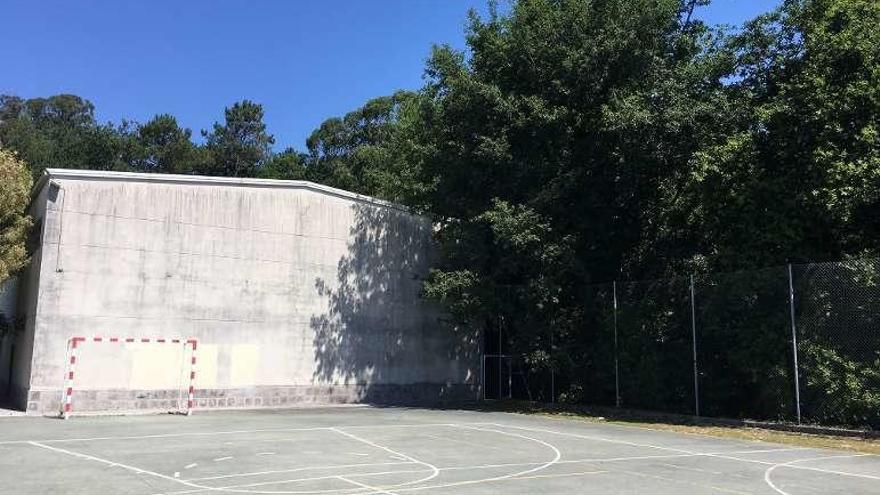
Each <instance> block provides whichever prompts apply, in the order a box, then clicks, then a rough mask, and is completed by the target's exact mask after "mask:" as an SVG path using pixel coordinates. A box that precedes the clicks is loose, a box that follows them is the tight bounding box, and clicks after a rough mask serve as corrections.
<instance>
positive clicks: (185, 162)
mask: <svg viewBox="0 0 880 495" xmlns="http://www.w3.org/2000/svg"><path fill="white" fill-rule="evenodd" d="M191 137H192V131H191V130H189V129H184V128H181V127H180V126H179V125H178V124H177V119H175V118H174V117H173V116H171V115H168V114H162V115H156V116H155V117H153V118H152V119H150V121H149V122H147V123H145V124H139V125H137V126H136V129H135V130H134V131H133V132H132V133H130V134H129V135H128V138H129V142H130V149H129V150H128V151H129V153H130V158H129V160H127V161H128V163H130V165H131V168H132V169H133V170H135V171H138V172H158V173H170V174H181V173H192V172H193V171H196V170H203V169H205V168H207V167H208V166H209V160H210V156H209V154H208V153H207V151H206V150H204V149H203V148H200V147H198V146H196V145H194V144H193V142H192V140H191Z"/></svg>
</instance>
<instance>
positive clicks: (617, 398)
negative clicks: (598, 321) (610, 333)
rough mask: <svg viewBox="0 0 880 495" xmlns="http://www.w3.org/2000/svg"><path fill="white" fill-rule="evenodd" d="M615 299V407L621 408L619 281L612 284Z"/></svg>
mask: <svg viewBox="0 0 880 495" xmlns="http://www.w3.org/2000/svg"><path fill="white" fill-rule="evenodd" d="M611 293H612V297H613V299H614V406H615V407H620V367H619V362H618V356H617V280H615V281H614V282H612V283H611Z"/></svg>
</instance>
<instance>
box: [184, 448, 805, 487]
mask: <svg viewBox="0 0 880 495" xmlns="http://www.w3.org/2000/svg"><path fill="white" fill-rule="evenodd" d="M780 450H798V449H766V450H745V451H739V452H729V453H730V454H752V453H762V452H778V451H780ZM701 455H706V454H669V455H653V456H634V457H611V458H607V457H606V458H591V459H572V460H564V461H563V460H560V461H559V462H557V463H556V464H560V465H561V464H578V463H590V464H600V463H605V462H625V461H639V460H654V459H677V458H687V457H699V456H701ZM389 464H391V465H403V464H414V463H412V462H406V463H377V464H352V465H349V466H351V467H361V466H365V467H369V466H380V465H389ZM542 464H544V462H519V463H504V464H481V465H474V466H450V467H444V468H439V469H440V471H441V472H444V471H475V470H480V469H493V468H503V467H525V466H540V465H542ZM670 466H673V467H675V465H670ZM330 467H335V468H342V467H348V466H346V465H338V466H327V467H313V468H298V469H291V470H280V471H270V473H279V472H290V471H303V470H318V469H324V468H330ZM424 472H426V470H425V469H412V470H400V469H399V470H396V471H381V472H368V473H357V474H356V475H351V476H358V477H364V476H380V475H382V476H384V475H389V474H412V473H424ZM599 472H600V471H589V472H587V473H590V474H592V473H599ZM251 474H253V475H258V474H266V472H258V473H243V474H241V475H225V476H213V477H210V478H193V479H189V480H187V481H202V480H209V479H218V478H231V477H237V476H248V475H251ZM541 476H542V477H555V476H565V475H541ZM336 477H337V476H335V475H327V476H317V477H308V478H292V479H284V480H277V481H266V482H261V483H249V484H240V485H227V486H222V487H217V488H249V487H255V486H267V485H276V484H285V483H297V482H303V481H317V480H323V479H333V478H336ZM515 479H527V477H519V478H515ZM529 479H530V478H529ZM199 491H203V490H182V491H178V492H173V493H174V494H184V493H195V492H199Z"/></svg>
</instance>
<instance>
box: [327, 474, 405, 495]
mask: <svg viewBox="0 0 880 495" xmlns="http://www.w3.org/2000/svg"><path fill="white" fill-rule="evenodd" d="M336 478H338V479H340V480H342V481H345V482H346V483H351V484H352V485H355V486H359V487H361V488H366V489H367V490H371V491H370V492H368V493H381V494H384V495H397V494H396V493H393V492H389V491H386V490H382V489H381V488H376V487H372V486H370V485H367V484H364V483H360V482H357V481H354V480H350V479H348V478H346V477H345V476H337V477H336Z"/></svg>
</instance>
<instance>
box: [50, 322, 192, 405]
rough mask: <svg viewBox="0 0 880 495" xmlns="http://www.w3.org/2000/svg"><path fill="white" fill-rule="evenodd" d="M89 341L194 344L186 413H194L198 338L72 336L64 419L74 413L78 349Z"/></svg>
mask: <svg viewBox="0 0 880 495" xmlns="http://www.w3.org/2000/svg"><path fill="white" fill-rule="evenodd" d="M88 341H91V342H94V343H102V342H109V343H119V342H125V343H133V342H140V343H143V344H149V343H151V342H154V343H157V344H165V343H171V344H180V343H183V345H184V347H185V346H192V356H191V359H190V371H189V394H188V398H187V401H186V415H187V416H189V415H191V414H192V410H193V408H194V407H195V383H196V348H197V347H198V341H197V340H196V339H186V340H182V339H165V338H162V337H160V338H156V339H150V338H143V337H142V338H137V339H136V338H134V337H125V338H119V337H109V338H105V337H99V336H95V337H92V338H91V339H87V338H85V337H71V339H70V340H69V341H68V344H67V345H68V350H69V353H68V355H69V359H68V361H67V371H65V373H64V397H63V399H62V402H61V404H62V409H61V416H62V417H63V418H64V419H67V418H69V417H70V415H71V414H72V413H73V384H74V377H75V376H76V355H77V349H78V348H79V346H80V345H82V344H83V343H85V342H88Z"/></svg>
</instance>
